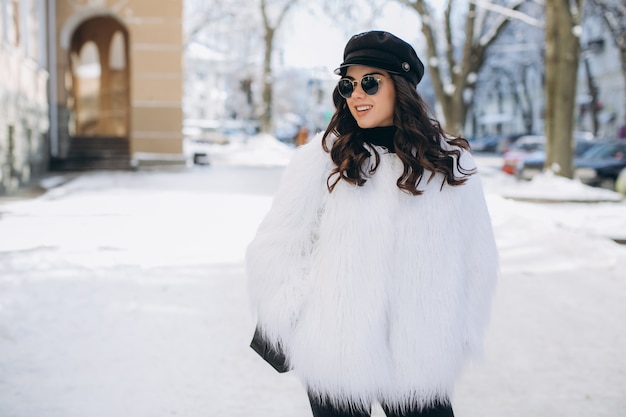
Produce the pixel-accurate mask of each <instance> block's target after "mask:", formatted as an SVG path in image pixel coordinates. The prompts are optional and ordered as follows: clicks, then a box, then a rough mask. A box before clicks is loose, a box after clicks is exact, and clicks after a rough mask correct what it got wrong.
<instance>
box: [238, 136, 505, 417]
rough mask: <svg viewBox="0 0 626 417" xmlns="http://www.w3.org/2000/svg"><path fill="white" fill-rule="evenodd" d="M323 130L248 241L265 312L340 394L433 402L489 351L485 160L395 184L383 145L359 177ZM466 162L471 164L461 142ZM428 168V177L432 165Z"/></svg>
mask: <svg viewBox="0 0 626 417" xmlns="http://www.w3.org/2000/svg"><path fill="white" fill-rule="evenodd" d="M320 142H321V134H320V135H318V136H317V137H316V138H315V139H314V140H313V141H311V142H310V143H309V144H307V145H305V146H303V147H301V148H299V149H298V150H297V151H296V154H295V155H294V157H293V159H292V161H291V163H290V165H289V166H288V167H287V169H286V171H285V174H284V177H283V180H282V183H281V186H280V188H279V190H278V192H277V194H276V196H275V198H274V202H273V205H272V207H271V209H270V211H269V213H268V214H267V216H266V217H265V219H264V220H263V222H262V224H261V225H260V227H259V229H258V231H257V234H256V237H255V238H254V240H253V241H252V242H251V244H250V245H249V247H248V250H247V258H246V267H247V273H248V289H249V293H250V298H251V301H252V306H253V309H254V312H255V314H256V316H257V321H258V324H259V326H260V327H261V329H262V331H263V332H264V333H265V335H266V336H267V337H268V339H269V340H270V341H271V342H272V343H274V344H278V343H280V344H281V345H282V346H283V348H284V350H285V351H286V353H287V355H288V357H289V361H290V363H291V366H292V367H293V370H294V372H295V373H296V374H297V375H298V376H299V377H300V378H301V380H302V381H303V383H304V385H305V386H306V387H307V388H308V389H309V390H310V391H311V392H313V393H316V394H319V395H321V396H324V397H326V398H328V399H330V400H331V401H332V402H334V403H345V402H351V403H353V404H355V405H357V406H364V407H369V405H370V404H372V403H374V402H377V401H385V402H386V403H387V404H389V405H390V406H394V405H395V406H400V405H402V404H406V403H407V402H413V403H418V404H419V405H427V404H430V403H432V402H433V401H435V400H438V399H448V398H450V397H451V395H452V391H453V388H454V383H455V381H456V379H457V377H458V376H459V374H460V372H461V370H462V367H463V365H464V363H465V362H466V360H467V359H468V358H470V357H472V356H475V355H477V354H479V353H480V351H481V342H482V338H483V333H484V330H485V327H486V325H487V322H488V316H489V310H490V306H491V298H492V293H493V291H494V287H495V283H496V275H497V254H496V247H495V243H494V238H493V233H492V228H491V222H490V218H489V214H488V211H487V207H486V204H485V200H484V196H483V190H482V186H481V183H480V179H479V176H478V174H475V175H472V176H471V177H470V179H469V180H468V181H467V183H466V184H465V185H462V186H456V187H452V186H449V185H447V184H446V185H444V186H443V188H441V183H442V176H440V175H436V176H435V178H434V179H433V180H432V181H431V182H430V183H426V180H425V179H424V180H422V183H421V185H420V188H421V189H424V190H425V193H424V194H423V195H421V196H412V195H410V194H408V193H405V192H403V191H401V190H400V189H398V188H397V186H396V185H395V184H396V180H397V179H398V177H400V175H401V173H402V162H401V161H400V160H399V159H398V157H397V156H396V155H395V154H393V153H383V152H384V149H383V148H379V149H378V150H379V151H380V152H379V153H381V162H380V165H379V167H378V169H377V170H376V172H375V174H374V175H373V176H372V177H371V178H369V179H368V180H367V182H366V184H365V185H364V186H362V187H358V186H353V185H350V184H348V183H346V182H345V181H340V182H339V183H338V184H337V186H336V188H335V190H334V191H333V192H332V193H329V192H328V190H327V188H326V180H327V178H328V174H329V172H330V170H331V169H332V167H333V164H332V161H331V160H330V156H329V155H328V154H327V153H326V152H324V151H323V150H322V147H321V143H320ZM461 166H462V167H463V168H465V169H471V168H474V162H473V160H472V158H471V156H470V155H469V153H467V152H464V153H463V156H462V158H461ZM428 175H429V173H428V172H427V173H425V175H424V178H428Z"/></svg>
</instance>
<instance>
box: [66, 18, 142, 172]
mask: <svg viewBox="0 0 626 417" xmlns="http://www.w3.org/2000/svg"><path fill="white" fill-rule="evenodd" d="M128 45H129V41H128V31H127V30H126V28H125V27H124V26H123V25H122V24H121V23H120V22H119V21H118V20H117V19H115V18H114V17H111V16H96V17H92V18H90V19H88V20H85V21H84V22H83V23H81V24H80V25H79V26H78V27H77V28H76V30H75V31H74V33H73V35H72V37H71V43H70V50H69V54H70V57H69V58H70V59H69V68H68V73H67V76H66V89H67V92H68V102H67V108H68V110H69V125H68V131H69V133H70V151H69V153H70V154H69V155H68V156H69V158H70V159H82V160H83V162H89V161H98V162H99V164H100V165H106V164H103V163H102V161H103V160H108V161H109V162H115V160H117V162H118V163H117V165H116V167H120V165H121V166H122V167H123V166H124V164H126V163H127V162H128V161H129V138H128V136H129V130H130V126H129V124H130V68H129V66H130V65H129V48H128ZM92 165H93V164H92ZM109 165H111V164H110V163H109ZM114 165H115V164H114ZM103 167H104V168H106V167H107V166H103ZM126 168H127V166H126Z"/></svg>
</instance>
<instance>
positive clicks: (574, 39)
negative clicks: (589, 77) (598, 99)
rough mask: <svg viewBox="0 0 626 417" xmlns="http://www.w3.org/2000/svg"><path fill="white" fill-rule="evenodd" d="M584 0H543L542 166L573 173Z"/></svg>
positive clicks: (560, 172)
mask: <svg viewBox="0 0 626 417" xmlns="http://www.w3.org/2000/svg"><path fill="white" fill-rule="evenodd" d="M583 2H584V0H545V9H546V31H545V36H546V42H545V43H546V53H545V59H546V69H545V74H546V75H545V76H546V83H545V100H546V111H545V130H546V142H547V143H546V165H545V168H546V169H548V170H551V171H553V172H555V173H556V174H558V175H561V176H564V177H568V178H572V176H573V144H572V135H573V131H574V106H575V101H576V100H575V98H576V81H577V75H578V63H579V59H580V50H581V46H580V33H581V26H580V24H581V20H582V6H583Z"/></svg>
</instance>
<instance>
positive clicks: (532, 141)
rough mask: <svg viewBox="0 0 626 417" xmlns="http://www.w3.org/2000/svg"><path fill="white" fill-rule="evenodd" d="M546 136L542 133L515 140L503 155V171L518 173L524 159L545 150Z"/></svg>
mask: <svg viewBox="0 0 626 417" xmlns="http://www.w3.org/2000/svg"><path fill="white" fill-rule="evenodd" d="M545 146H546V138H545V136H541V135H526V136H522V137H520V138H519V139H517V140H516V141H515V143H513V144H512V145H511V146H510V147H509V148H508V149H507V150H506V151H505V152H504V155H503V163H502V171H504V172H505V173H507V174H511V175H518V173H519V170H520V168H521V167H522V165H523V163H524V160H525V159H526V158H528V157H530V156H531V155H532V154H533V153H536V152H543V151H544V149H545Z"/></svg>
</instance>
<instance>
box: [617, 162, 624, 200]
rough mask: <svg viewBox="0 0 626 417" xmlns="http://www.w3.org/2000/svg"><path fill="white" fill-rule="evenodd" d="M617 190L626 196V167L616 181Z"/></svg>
mask: <svg viewBox="0 0 626 417" xmlns="http://www.w3.org/2000/svg"><path fill="white" fill-rule="evenodd" d="M615 191H617V192H618V193H621V194H623V195H624V196H626V168H624V169H622V171H621V172H620V173H619V175H618V176H617V181H616V182H615Z"/></svg>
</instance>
